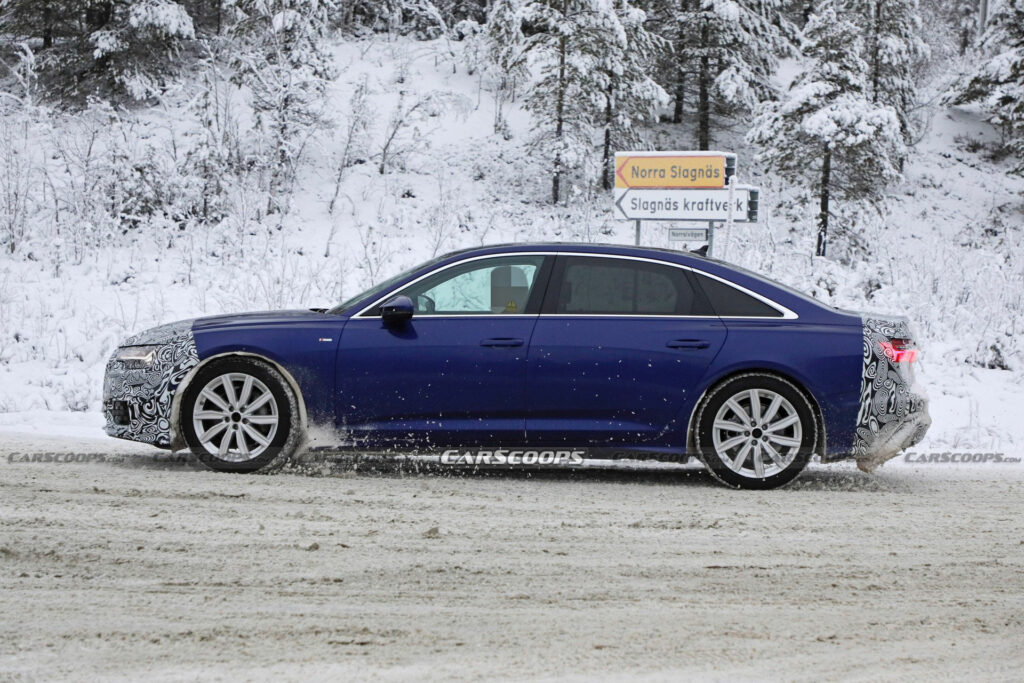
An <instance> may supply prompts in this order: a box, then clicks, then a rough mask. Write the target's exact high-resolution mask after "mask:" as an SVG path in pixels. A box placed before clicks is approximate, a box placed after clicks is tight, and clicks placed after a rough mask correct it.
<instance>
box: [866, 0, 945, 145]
mask: <svg viewBox="0 0 1024 683" xmlns="http://www.w3.org/2000/svg"><path fill="white" fill-rule="evenodd" d="M847 10H848V12H849V13H850V14H851V15H852V16H853V17H855V19H856V22H857V23H858V24H859V25H860V27H861V35H862V36H864V50H865V53H864V57H865V61H866V62H867V64H868V87H869V89H870V93H871V99H872V101H873V102H875V103H881V104H887V105H889V106H890V107H892V108H893V109H895V110H896V115H897V116H899V118H900V130H901V131H903V139H904V142H906V143H908V144H909V143H910V139H911V135H912V134H913V126H912V125H911V121H910V112H911V109H912V108H913V106H914V103H915V101H916V98H917V88H916V85H915V83H914V70H915V67H916V66H919V65H920V63H921V61H922V60H923V59H926V58H927V57H928V53H929V50H928V45H927V44H926V43H925V42H924V40H923V39H922V37H921V16H920V14H919V13H918V6H917V0H847ZM901 163H902V162H901Z"/></svg>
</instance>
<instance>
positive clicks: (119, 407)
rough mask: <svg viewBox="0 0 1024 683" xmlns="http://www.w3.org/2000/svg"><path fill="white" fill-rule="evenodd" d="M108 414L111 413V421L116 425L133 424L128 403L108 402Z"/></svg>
mask: <svg viewBox="0 0 1024 683" xmlns="http://www.w3.org/2000/svg"><path fill="white" fill-rule="evenodd" d="M107 412H108V413H110V419H111V420H112V421H113V423H114V424H116V425H126V424H128V423H129V422H131V417H130V416H129V414H128V401H108V402H107Z"/></svg>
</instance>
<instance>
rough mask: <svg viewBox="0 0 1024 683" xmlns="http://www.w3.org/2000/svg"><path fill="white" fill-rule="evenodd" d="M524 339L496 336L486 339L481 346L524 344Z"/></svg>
mask: <svg viewBox="0 0 1024 683" xmlns="http://www.w3.org/2000/svg"><path fill="white" fill-rule="evenodd" d="M522 345H523V340H522V339H516V338H514V337H495V338H493V339H484V340H483V341H482V342H480V346H522Z"/></svg>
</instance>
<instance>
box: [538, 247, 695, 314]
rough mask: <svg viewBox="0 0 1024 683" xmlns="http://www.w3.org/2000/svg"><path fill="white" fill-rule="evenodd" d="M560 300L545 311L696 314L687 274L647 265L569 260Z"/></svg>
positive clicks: (584, 258)
mask: <svg viewBox="0 0 1024 683" xmlns="http://www.w3.org/2000/svg"><path fill="white" fill-rule="evenodd" d="M559 270H560V271H561V279H560V280H559V281H558V284H559V286H558V290H557V299H556V300H555V301H554V303H553V305H548V306H546V307H545V308H546V309H547V310H546V311H545V312H550V313H562V314H577V315H585V314H591V315H693V314H694V292H693V288H692V287H691V286H690V281H689V279H688V278H687V276H686V271H684V270H683V269H681V268H673V267H672V266H663V265H659V264H657V263H650V262H647V261H633V260H628V259H615V258H597V257H589V256H567V257H565V258H564V261H563V265H562V267H561V268H560V269H559Z"/></svg>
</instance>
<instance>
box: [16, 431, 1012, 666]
mask: <svg viewBox="0 0 1024 683" xmlns="http://www.w3.org/2000/svg"><path fill="white" fill-rule="evenodd" d="M0 443H2V444H3V445H2V446H0V568H2V570H3V574H4V580H3V582H2V586H0V614H3V615H5V616H4V619H2V620H0V678H4V679H12V680H21V679H25V680H36V679H67V678H71V679H77V680H96V679H103V680H137V679H139V678H142V677H144V678H146V679H147V680H183V679H192V678H203V679H207V680H215V679H225V680H239V679H245V680H282V679H284V680H310V679H313V680H327V679H339V678H343V679H347V680H354V679H359V680H410V679H415V680H477V679H480V678H494V679H502V680H510V679H513V680H522V679H534V678H544V679H548V680H567V681H583V680H595V679H611V680H622V679H625V678H630V679H634V678H638V679H640V680H652V681H653V680H680V679H692V678H699V679H709V680H729V681H733V680H764V679H766V678H768V679H786V680H808V681H809V680H823V679H828V680H831V679H838V678H843V679H851V680H879V679H888V680H893V679H899V680H922V679H924V680H927V679H934V678H938V677H944V678H953V679H965V678H970V679H975V680H977V679H988V680H1012V679H1014V678H1016V677H1018V675H1019V671H1020V669H1021V667H1022V666H1024V653H1022V652H1021V649H1020V642H1021V640H1022V638H1024V618H1022V614H1024V534H1022V532H1021V525H1020V521H1019V520H1020V519H1021V516H1022V514H1024V496H1021V495H1020V494H1021V490H1022V484H1024V464H1021V463H1016V464H1007V463H1003V464H987V465H970V466H955V465H937V464H934V465H910V464H906V463H902V462H900V461H894V462H892V463H889V464H888V465H886V466H885V467H884V468H882V469H881V470H880V471H879V472H878V473H876V474H874V475H867V474H864V473H862V472H859V471H858V470H856V469H855V468H854V467H852V466H850V465H838V466H831V467H822V466H817V465H812V466H811V467H810V468H809V470H808V471H807V472H805V473H804V475H803V476H802V477H801V478H800V479H798V480H797V481H796V482H795V483H794V484H793V485H791V486H789V487H787V488H785V489H781V490H777V491H769V492H752V491H746V492H740V491H732V490H727V489H724V488H722V487H720V486H718V485H717V484H715V483H714V482H713V481H711V480H710V479H709V478H708V477H707V476H706V475H705V474H704V473H703V472H701V471H700V470H693V469H682V470H680V469H674V470H668V471H664V472H652V471H651V470H649V469H645V470H640V471H637V470H635V469H630V468H624V469H623V468H620V469H616V470H588V471H576V472H565V471H562V472H551V471H548V472H543V471H533V472H504V473H494V472H492V473H488V474H484V473H477V474H467V473H459V474H453V473H452V471H451V470H439V471H430V472H427V473H423V472H420V471H418V470H417V469H415V468H412V467H411V466H409V465H408V464H406V465H404V466H396V465H391V466H389V465H388V464H387V463H386V462H384V463H378V464H376V465H374V466H370V465H368V464H367V463H359V466H358V467H357V466H356V464H354V463H352V462H351V461H346V460H344V459H342V460H340V461H338V462H328V463H325V464H323V465H321V466H319V467H317V468H315V469H311V470H307V471H302V472H297V473H282V474H277V475H274V476H234V475H224V474H217V473H213V472H209V471H206V470H204V469H202V468H201V466H198V465H195V464H193V463H191V462H189V461H188V460H183V459H177V458H172V459H168V458H162V459H154V458H153V454H154V451H151V450H150V449H147V448H145V447H140V446H136V445H133V444H130V443H126V442H121V443H117V442H112V441H97V440H89V439H74V440H69V439H67V438H50V439H46V438H40V437H35V436H33V437H29V438H23V437H20V436H16V435H13V434H11V433H8V434H5V435H4V439H3V441H2V442H0ZM12 453H16V454H18V455H15V456H13V458H12V457H11V454H12ZM43 454H50V460H51V462H36V463H32V462H26V461H25V460H30V459H31V458H32V457H36V458H37V459H38V457H39V456H41V455H43ZM60 454H63V456H64V457H65V459H67V458H71V459H72V460H75V462H70V463H69V462H63V461H59V458H58V457H54V456H55V455H60ZM90 458H92V460H91V461H90V460H89V459H90ZM12 460H13V461H12ZM53 460H58V461H57V462H53ZM83 460H85V461H84V462H83Z"/></svg>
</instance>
